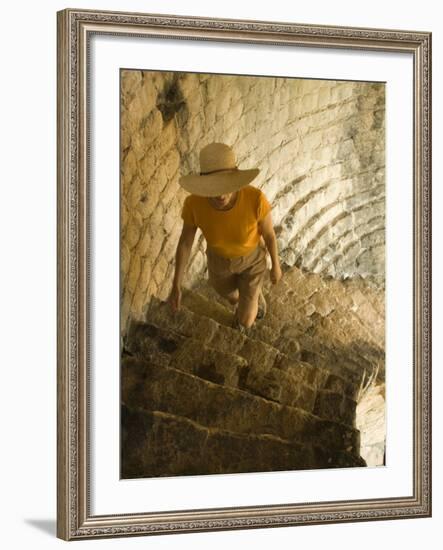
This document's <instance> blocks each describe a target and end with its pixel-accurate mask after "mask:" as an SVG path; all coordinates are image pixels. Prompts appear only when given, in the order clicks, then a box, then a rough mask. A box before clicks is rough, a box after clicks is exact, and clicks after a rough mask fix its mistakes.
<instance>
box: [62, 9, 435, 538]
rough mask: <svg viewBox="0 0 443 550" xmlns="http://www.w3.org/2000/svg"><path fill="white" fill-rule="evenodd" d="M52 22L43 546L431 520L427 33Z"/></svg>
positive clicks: (197, 19) (110, 20)
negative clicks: (49, 477) (52, 336)
mask: <svg viewBox="0 0 443 550" xmlns="http://www.w3.org/2000/svg"><path fill="white" fill-rule="evenodd" d="M57 22H58V26H57V37H58V42H57V83H58V88H57V143H58V154H57V181H58V187H57V246H58V249H57V250H58V264H57V265H58V271H57V282H58V291H57V434H58V439H57V536H58V537H59V538H61V539H63V540H75V539H84V538H104V537H126V536H134V535H159V534H165V533H169V534H173V533H176V534H181V533H189V532H194V533H199V532H202V531H225V530H244V529H252V528H268V527H284V526H286V527H289V526H298V525H300V526H309V525H314V524H329V523H350V522H360V523H363V522H367V521H377V520H392V519H405V518H411V519H412V518H415V519H417V518H428V517H429V516H430V515H431V437H430V426H431V378H430V375H431V360H430V341H431V340H430V338H431V336H430V330H431V329H430V322H431V310H430V295H431V290H430V259H431V252H430V244H431V223H430V184H431V163H430V160H431V131H430V128H431V126H430V120H431V89H430V82H431V73H430V70H431V33H430V32H428V31H426V30H415V31H407V30H402V29H400V28H399V29H393V30H389V29H384V28H381V27H378V26H377V25H374V26H373V27H366V28H363V27H359V26H358V25H357V26H352V25H351V26H348V25H346V24H341V23H340V21H337V22H336V24H335V25H334V24H331V25H322V24H316V23H315V22H311V23H306V24H302V23H294V22H286V23H284V22H276V21H272V20H267V21H266V20H262V21H258V20H257V21H252V20H246V19H242V18H241V16H240V14H239V15H238V17H236V18H232V19H220V18H214V17H210V16H203V15H198V14H194V15H189V16H183V15H162V14H155V13H141V12H139V11H137V12H133V13H129V12H118V11H94V10H81V9H64V10H62V11H59V12H58V14H57Z"/></svg>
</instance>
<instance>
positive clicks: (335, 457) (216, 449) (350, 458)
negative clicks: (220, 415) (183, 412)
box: [121, 406, 365, 479]
mask: <svg viewBox="0 0 443 550" xmlns="http://www.w3.org/2000/svg"><path fill="white" fill-rule="evenodd" d="M121 416H122V427H123V429H122V471H121V475H122V478H124V479H130V478H140V477H163V476H178V475H204V474H217V473H218V474H227V473H241V472H266V471H284V470H304V469H315V468H334V467H361V466H365V462H364V461H363V460H362V459H359V458H358V457H356V456H354V455H352V454H349V453H346V452H344V451H331V450H326V449H324V448H319V447H314V446H312V445H310V446H307V445H300V444H299V443H295V442H288V441H285V440H283V439H281V438H278V437H274V436H270V435H255V434H248V435H247V434H238V433H236V432H230V431H227V430H221V429H217V428H207V427H204V426H202V425H200V424H198V423H196V422H193V421H191V420H189V419H187V418H183V417H180V416H177V415H172V414H169V413H165V412H160V411H146V410H140V409H133V408H130V407H126V406H123V407H122V415H121Z"/></svg>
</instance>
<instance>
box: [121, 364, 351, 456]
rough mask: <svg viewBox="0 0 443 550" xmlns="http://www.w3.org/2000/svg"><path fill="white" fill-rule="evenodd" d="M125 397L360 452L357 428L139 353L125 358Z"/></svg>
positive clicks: (228, 425) (231, 426) (133, 403)
mask: <svg viewBox="0 0 443 550" xmlns="http://www.w3.org/2000/svg"><path fill="white" fill-rule="evenodd" d="M189 396H192V399H190V397H189ZM122 400H123V402H124V403H125V404H126V405H127V406H130V407H140V408H146V409H148V410H153V409H156V410H163V411H164V412H168V413H171V414H176V415H178V416H183V417H186V418H190V419H192V420H193V421H195V422H198V423H199V424H202V425H204V426H207V427H218V428H220V429H226V430H229V431H235V432H239V433H261V434H269V435H274V436H279V437H282V438H283V439H288V440H294V441H299V442H306V441H307V442H311V441H312V439H313V438H315V437H316V436H321V439H322V441H323V442H325V445H326V446H327V447H328V448H331V449H335V450H337V449H340V448H342V447H343V446H344V444H345V446H346V447H347V446H350V447H351V448H352V449H353V451H354V452H357V449H358V446H359V432H358V431H357V430H355V429H354V428H353V427H351V426H346V425H344V424H342V423H340V422H339V421H334V420H325V419H322V418H320V417H318V416H316V415H314V414H311V413H308V412H306V411H304V410H302V409H299V408H295V407H291V406H287V405H283V404H280V403H277V402H274V401H271V400H269V399H266V398H263V397H261V396H258V395H252V394H251V393H249V392H247V391H243V390H240V389H236V388H230V387H227V386H220V385H219V384H216V383H213V382H210V381H208V380H204V379H202V378H200V377H198V376H196V375H193V374H189V373H185V372H182V371H180V370H178V369H175V368H173V367H171V366H165V365H155V364H152V363H149V362H144V361H142V360H141V359H139V358H136V357H125V358H124V359H123V361H122Z"/></svg>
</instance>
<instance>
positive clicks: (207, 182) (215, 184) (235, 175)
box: [179, 168, 260, 197]
mask: <svg viewBox="0 0 443 550" xmlns="http://www.w3.org/2000/svg"><path fill="white" fill-rule="evenodd" d="M259 173H260V170H259V169H258V168H253V169H251V170H238V169H235V170H223V171H219V172H216V173H214V174H201V175H200V174H189V175H188V176H183V177H181V178H180V179H179V184H180V185H181V186H182V187H183V189H185V190H186V191H188V192H189V193H192V194H193V195H199V196H200V197H218V196H220V195H226V194H228V193H234V192H235V191H238V190H239V189H241V188H242V187H245V185H248V183H251V181H252V180H253V179H255V178H256V177H257V176H258V174H259Z"/></svg>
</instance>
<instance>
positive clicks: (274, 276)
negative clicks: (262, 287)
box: [270, 264, 282, 285]
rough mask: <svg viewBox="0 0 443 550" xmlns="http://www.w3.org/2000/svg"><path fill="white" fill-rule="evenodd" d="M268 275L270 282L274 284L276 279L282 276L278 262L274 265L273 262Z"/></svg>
mask: <svg viewBox="0 0 443 550" xmlns="http://www.w3.org/2000/svg"><path fill="white" fill-rule="evenodd" d="M270 277H271V282H272V284H274V285H276V284H277V283H278V281H279V280H280V279H281V278H282V272H281V267H280V265H279V264H276V265H275V264H274V265H273V266H272V268H271V273H270Z"/></svg>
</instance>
